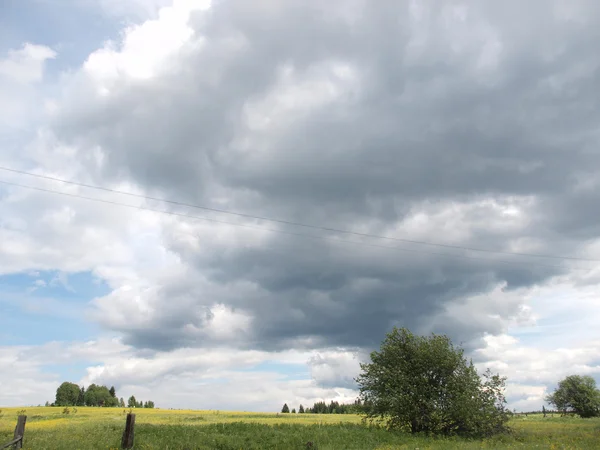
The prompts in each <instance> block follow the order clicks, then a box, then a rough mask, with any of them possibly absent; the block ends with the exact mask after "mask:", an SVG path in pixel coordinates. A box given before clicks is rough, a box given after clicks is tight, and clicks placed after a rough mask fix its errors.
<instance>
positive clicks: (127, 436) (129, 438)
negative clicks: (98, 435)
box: [121, 413, 135, 448]
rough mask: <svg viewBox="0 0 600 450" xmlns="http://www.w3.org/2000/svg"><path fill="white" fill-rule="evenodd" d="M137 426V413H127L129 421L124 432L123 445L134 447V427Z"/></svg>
mask: <svg viewBox="0 0 600 450" xmlns="http://www.w3.org/2000/svg"><path fill="white" fill-rule="evenodd" d="M134 426H135V414H131V413H129V414H127V421H126V422H125V431H124V432H123V439H121V447H123V448H133V434H134V432H133V428H134Z"/></svg>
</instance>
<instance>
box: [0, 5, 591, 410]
mask: <svg viewBox="0 0 600 450" xmlns="http://www.w3.org/2000/svg"><path fill="white" fill-rule="evenodd" d="M527 5H528V7H527V8H526V9H525V8H523V3H522V2H518V1H516V0H509V1H504V2H495V1H485V2H482V1H475V0H472V1H459V0H452V1H450V0H446V1H435V2H434V1H391V0H381V1H378V2H369V1H367V0H345V1H341V0H332V1H330V2H322V1H306V0H288V1H286V2H278V1H273V0H256V1H252V2H248V1H245V0H213V1H212V2H210V1H205V0H203V1H191V0H187V1H184V0H173V1H172V2H171V1H169V0H122V1H116V0H98V1H93V0H27V1H23V0H4V1H2V2H1V3H0V181H1V183H0V365H1V366H2V367H10V368H11V370H10V371H2V372H0V405H2V406H17V405H37V404H43V403H45V402H46V401H52V400H53V399H54V395H55V390H56V387H57V386H58V385H59V384H60V383H61V382H62V381H72V382H75V383H78V384H80V385H84V386H88V385H89V384H91V383H96V384H105V385H108V386H111V385H113V386H115V388H116V390H117V394H118V395H119V396H121V397H125V398H127V397H129V396H130V395H135V396H136V398H138V399H142V400H153V401H154V402H155V403H156V405H157V406H158V407H163V408H194V409H221V410H226V409H234V410H242V411H277V410H279V409H280V408H281V405H283V403H284V402H286V403H287V404H288V405H290V407H292V406H293V407H298V405H299V404H304V405H305V406H306V405H310V404H312V403H313V402H315V401H321V400H324V401H330V400H336V401H340V402H343V401H346V402H350V401H353V400H354V398H355V397H356V395H357V391H356V384H355V382H354V381H353V380H354V377H355V376H356V375H358V373H359V371H360V366H359V363H360V362H365V361H368V355H369V352H371V351H373V350H375V349H377V348H378V346H379V343H380V342H381V341H382V339H383V338H384V337H385V334H386V333H387V332H389V331H390V330H391V329H392V327H394V326H398V327H407V328H409V329H410V330H412V331H413V332H415V333H419V334H429V333H443V334H447V335H448V336H450V337H451V338H452V339H453V341H454V342H456V343H458V344H460V345H461V346H463V348H465V350H466V353H467V355H468V357H469V358H472V360H473V361H474V363H475V364H476V366H477V368H478V369H479V370H481V371H483V370H485V369H486V368H487V367H489V368H491V369H492V370H494V371H497V372H499V373H500V374H501V375H504V376H506V377H507V379H508V380H507V399H508V406H509V407H510V408H511V409H516V410H538V409H541V407H542V405H544V404H545V403H544V396H545V395H546V394H547V393H548V392H551V391H552V390H553V389H554V387H555V386H556V384H557V382H558V381H559V380H560V379H561V378H562V377H564V376H566V375H569V374H572V373H577V374H581V375H584V374H585V375H591V376H593V377H595V378H596V379H597V380H599V381H600V334H599V332H598V327H597V324H598V323H600V308H599V306H600V301H599V300H598V296H597V295H598V294H597V292H599V290H598V288H599V287H600V239H599V237H600V209H599V208H598V204H600V189H599V187H600V169H599V168H600V151H599V149H598V144H599V142H600V128H599V126H598V124H599V123H600V91H599V90H598V85H599V83H600V53H598V51H597V42H598V40H599V39H600V4H599V3H598V2H597V1H595V0H569V1H566V0H564V1H555V0H532V1H530V2H528V4H527ZM44 177H45V178H44ZM60 180H66V181H70V182H71V183H65V182H62V181H60ZM94 186H95V187H102V188H104V190H99V189H94V188H93V187H94ZM161 199H162V200H169V201H168V202H165V201H162V200H161Z"/></svg>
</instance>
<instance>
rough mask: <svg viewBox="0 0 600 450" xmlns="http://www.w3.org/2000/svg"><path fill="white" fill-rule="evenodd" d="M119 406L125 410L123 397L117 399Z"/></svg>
mask: <svg viewBox="0 0 600 450" xmlns="http://www.w3.org/2000/svg"><path fill="white" fill-rule="evenodd" d="M119 406H120V407H121V408H125V400H123V397H121V398H120V399H119Z"/></svg>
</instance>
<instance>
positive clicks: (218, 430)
mask: <svg viewBox="0 0 600 450" xmlns="http://www.w3.org/2000/svg"><path fill="white" fill-rule="evenodd" d="M23 410H24V412H23ZM63 411H64V408H58V407H57V408H52V407H28V408H2V410H1V412H0V445H1V444H3V443H5V442H8V441H9V440H11V438H12V434H13V430H14V427H15V424H16V419H17V415H18V414H19V413H21V414H26V415H27V425H26V431H25V442H24V447H23V448H25V449H32V450H37V449H52V450H55V449H56V450H61V449H69V450H73V449H81V450H87V449H117V448H119V446H120V440H121V435H122V433H123V429H124V426H125V417H126V413H127V411H128V409H123V408H84V407H80V408H77V409H76V410H74V409H73V408H70V411H69V414H64V412H63ZM133 412H135V413H136V426H135V447H134V448H136V449H161V450H163V449H207V450H208V449H211V450H212V449H220V450H240V449H256V450H258V449H261V450H268V449H292V450H294V449H298V450H301V449H307V448H308V449H313V450H314V449H319V450H333V449H356V450H368V449H377V450H396V449H419V450H424V449H481V448H496V449H503V448H507V449H508V448H522V449H525V448H536V449H600V419H579V418H574V417H569V418H565V417H560V416H558V415H554V416H548V417H546V418H544V417H542V416H541V415H529V416H528V417H524V416H518V417H515V418H513V419H512V421H511V426H512V428H513V430H514V432H513V433H512V434H511V435H507V436H497V437H494V438H492V439H488V440H465V439H448V438H445V439H444V438H431V437H423V436H411V435H409V434H403V433H391V432H387V431H385V430H383V429H379V428H376V427H368V426H365V425H363V424H361V418H360V417H359V416H356V415H336V414H322V415H321V414H266V413H246V412H226V411H190V410H185V411H184V410H165V409H137V410H134V411H133ZM309 443H310V444H309Z"/></svg>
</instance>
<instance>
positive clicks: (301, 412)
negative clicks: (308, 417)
mask: <svg viewBox="0 0 600 450" xmlns="http://www.w3.org/2000/svg"><path fill="white" fill-rule="evenodd" d="M298 413H299V414H303V413H304V406H302V405H300V407H299V408H298Z"/></svg>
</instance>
